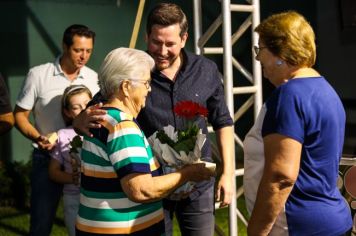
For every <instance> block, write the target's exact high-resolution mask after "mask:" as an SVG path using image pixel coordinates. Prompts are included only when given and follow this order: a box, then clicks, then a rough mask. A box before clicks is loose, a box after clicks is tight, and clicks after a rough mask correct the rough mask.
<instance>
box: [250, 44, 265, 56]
mask: <svg viewBox="0 0 356 236" xmlns="http://www.w3.org/2000/svg"><path fill="white" fill-rule="evenodd" d="M264 48H267V47H258V46H253V51H254V52H255V54H256V56H257V55H258V54H259V53H260V51H261V50H262V49H264Z"/></svg>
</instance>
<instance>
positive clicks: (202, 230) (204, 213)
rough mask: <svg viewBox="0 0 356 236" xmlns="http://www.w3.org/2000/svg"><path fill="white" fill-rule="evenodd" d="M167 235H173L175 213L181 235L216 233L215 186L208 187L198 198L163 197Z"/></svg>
mask: <svg viewBox="0 0 356 236" xmlns="http://www.w3.org/2000/svg"><path fill="white" fill-rule="evenodd" d="M163 207H164V220H165V226H166V236H171V235H172V230H173V223H172V219H173V215H174V214H175V215H176V218H177V221H178V223H179V228H180V231H181V235H183V236H212V235H214V225H215V221H214V213H215V210H214V186H211V187H210V188H208V189H207V190H206V191H205V192H203V193H202V194H201V195H200V196H198V197H197V198H194V199H193V200H191V199H190V198H189V197H188V198H186V199H183V200H180V201H172V200H168V199H163Z"/></svg>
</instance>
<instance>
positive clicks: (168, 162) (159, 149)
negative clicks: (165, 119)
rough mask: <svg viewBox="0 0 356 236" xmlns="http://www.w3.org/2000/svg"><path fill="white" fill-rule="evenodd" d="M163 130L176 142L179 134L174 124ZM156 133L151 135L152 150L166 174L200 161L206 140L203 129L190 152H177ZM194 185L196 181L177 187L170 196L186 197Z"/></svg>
mask: <svg viewBox="0 0 356 236" xmlns="http://www.w3.org/2000/svg"><path fill="white" fill-rule="evenodd" d="M163 130H164V132H165V133H166V134H167V135H168V137H170V138H171V139H172V140H173V141H174V142H176V141H177V139H178V137H177V136H178V135H177V132H176V131H175V129H174V127H173V126H171V125H169V126H166V127H164V128H163ZM156 134H157V132H155V133H154V134H153V135H152V136H151V137H149V138H148V141H149V143H150V144H151V146H152V150H153V152H154V154H155V156H156V158H157V160H158V161H159V162H160V164H161V165H162V169H163V173H164V174H168V173H172V172H175V171H177V169H180V168H182V167H183V166H184V165H187V164H193V163H197V162H200V158H201V150H202V148H203V145H204V143H205V141H206V135H205V134H203V133H202V131H201V130H199V132H198V134H197V135H196V142H195V146H194V149H193V150H192V151H190V152H189V153H188V154H187V153H185V152H184V151H180V153H177V152H176V151H175V150H174V149H173V148H172V147H171V146H169V145H168V144H166V143H161V141H160V140H159V139H158V138H157V137H156ZM194 185H195V183H194V182H187V183H185V184H184V185H182V186H180V187H179V188H177V189H176V190H175V191H174V192H173V193H172V194H171V195H170V196H169V197H168V198H169V199H171V200H180V199H182V198H185V197H187V196H188V195H189V193H190V192H191V191H193V188H194Z"/></svg>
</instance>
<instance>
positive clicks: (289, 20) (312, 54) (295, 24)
mask: <svg viewBox="0 0 356 236" xmlns="http://www.w3.org/2000/svg"><path fill="white" fill-rule="evenodd" d="M255 31H256V32H257V33H258V34H259V36H260V41H262V42H263V43H264V44H265V46H266V47H267V48H268V49H269V50H270V51H271V52H272V53H273V54H274V55H276V56H278V57H280V58H281V59H283V60H284V61H286V62H288V63H289V64H291V65H294V66H308V67H312V66H313V65H314V64H315V59H316V49H315V34H314V31H313V29H312V27H311V26H310V24H309V23H308V22H307V21H306V19H305V18H304V17H303V16H302V15H300V14H299V13H297V12H295V11H287V12H282V13H278V14H274V15H271V16H269V17H268V18H267V19H265V20H263V21H262V22H261V24H259V25H258V26H257V27H256V29H255Z"/></svg>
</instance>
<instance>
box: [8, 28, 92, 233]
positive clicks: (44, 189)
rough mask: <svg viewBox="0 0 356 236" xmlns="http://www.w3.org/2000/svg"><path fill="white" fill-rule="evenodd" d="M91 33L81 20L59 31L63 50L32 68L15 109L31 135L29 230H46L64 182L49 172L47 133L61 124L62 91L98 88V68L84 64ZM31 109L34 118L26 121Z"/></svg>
mask: <svg viewBox="0 0 356 236" xmlns="http://www.w3.org/2000/svg"><path fill="white" fill-rule="evenodd" d="M94 39H95V33H94V32H93V31H92V30H90V29H89V28H88V27H86V26H84V25H71V26H69V27H68V28H67V29H66V30H65V32H64V35H63V42H62V48H63V54H62V55H60V56H59V57H57V58H56V60H55V61H54V62H51V63H46V64H42V65H39V66H35V67H33V68H31V69H30V71H29V73H28V75H27V77H26V79H25V81H24V83H23V87H22V90H21V92H20V94H19V96H18V98H17V101H16V106H15V110H14V116H15V121H16V127H17V128H18V129H19V131H20V132H21V133H22V134H23V135H24V136H25V137H27V138H28V139H30V140H32V141H33V146H34V151H33V155H32V174H31V189H32V191H31V211H30V213H31V221H30V235H41V236H46V235H50V233H51V228H52V223H53V220H54V217H55V213H56V209H57V205H58V201H59V199H60V195H61V192H62V190H61V189H62V185H58V184H56V183H54V182H52V181H51V180H49V177H48V162H49V160H50V156H49V154H48V152H49V151H50V150H52V148H53V147H54V145H55V142H51V140H50V139H49V134H51V133H52V132H56V131H57V130H59V129H62V128H64V127H65V123H64V121H63V118H62V115H61V96H62V94H63V91H64V89H65V88H66V87H68V86H69V85H73V84H84V85H85V86H87V87H88V88H89V89H90V90H91V92H92V94H95V93H96V92H97V91H98V90H99V87H98V83H97V81H98V78H97V73H96V72H95V71H93V70H92V69H90V68H88V67H86V66H85V64H86V63H87V62H88V61H89V59H90V56H91V54H92V51H93V46H94ZM31 113H33V117H34V124H32V123H31V122H30V119H29V117H30V114H31Z"/></svg>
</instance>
